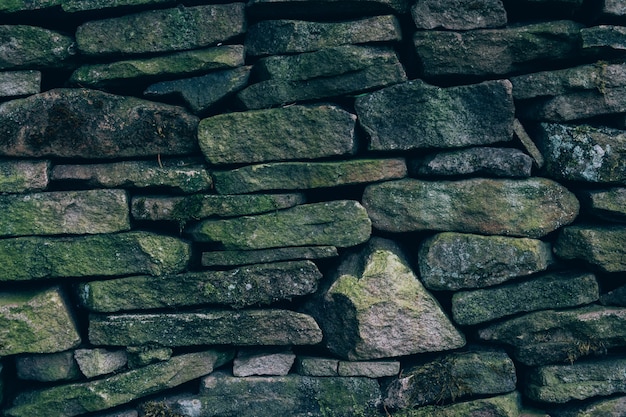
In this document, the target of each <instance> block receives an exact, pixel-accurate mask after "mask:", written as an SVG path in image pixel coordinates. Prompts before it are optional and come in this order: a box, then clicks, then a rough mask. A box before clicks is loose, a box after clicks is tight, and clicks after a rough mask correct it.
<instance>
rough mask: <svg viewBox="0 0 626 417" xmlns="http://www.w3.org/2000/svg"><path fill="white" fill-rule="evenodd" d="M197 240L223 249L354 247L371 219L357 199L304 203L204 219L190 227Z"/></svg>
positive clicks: (368, 228)
mask: <svg viewBox="0 0 626 417" xmlns="http://www.w3.org/2000/svg"><path fill="white" fill-rule="evenodd" d="M187 231H188V233H189V235H190V236H191V237H192V238H193V239H194V240H196V241H199V242H215V243H218V244H220V245H221V246H222V247H223V248H224V249H236V250H239V249H267V248H281V247H288V246H320V245H321V246H324V245H332V246H337V247H340V248H345V247H349V246H355V245H358V244H359V243H363V242H365V241H367V239H369V236H370V233H371V222H370V219H369V218H368V216H367V212H366V211H365V209H364V208H363V206H361V205H360V204H359V203H358V202H357V201H351V200H338V201H330V202H322V203H314V204H304V205H301V206H296V207H293V208H290V209H286V210H280V211H276V212H274V213H267V214H260V215H258V216H246V217H238V218H234V219H225V220H205V221H203V222H200V223H199V224H197V225H195V226H193V227H190V228H189V229H188V230H187Z"/></svg>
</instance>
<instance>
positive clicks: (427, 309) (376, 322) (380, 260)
mask: <svg viewBox="0 0 626 417" xmlns="http://www.w3.org/2000/svg"><path fill="white" fill-rule="evenodd" d="M315 314H316V315H318V316H319V321H320V325H321V326H322V329H323V330H324V336H325V340H326V344H327V346H328V348H329V349H330V350H331V351H332V352H333V353H335V354H336V355H338V356H340V357H342V358H346V359H349V360H365V359H377V358H386V357H394V356H403V355H411V354H415V353H423V352H437V351H443V350H449V349H455V348H458V347H461V346H463V345H464V344H465V338H464V337H463V335H462V334H461V333H459V331H458V330H457V329H456V328H455V327H454V326H453V325H452V323H450V320H449V319H448V317H447V316H446V314H445V313H444V312H443V310H442V309H441V306H440V305H439V303H438V302H437V300H436V299H435V298H434V297H433V296H432V295H431V294H430V293H428V291H426V289H425V288H424V287H423V286H422V284H421V283H420V282H419V281H418V280H417V277H416V276H415V274H414V273H413V271H412V270H411V268H410V267H409V264H408V262H407V260H406V259H405V258H404V255H403V254H402V253H401V251H400V248H399V247H398V246H397V245H396V244H395V243H393V242H392V241H390V240H386V239H380V238H373V239H371V240H370V242H369V243H368V245H367V246H366V247H365V248H364V249H363V250H362V251H361V252H359V253H353V254H349V255H348V256H346V257H344V259H343V260H342V262H341V265H340V266H339V268H338V270H337V273H336V278H335V281H334V283H333V284H332V286H331V287H330V288H329V289H328V291H327V292H326V293H325V294H324V297H323V306H322V307H320V309H319V311H317V312H316V313H315Z"/></svg>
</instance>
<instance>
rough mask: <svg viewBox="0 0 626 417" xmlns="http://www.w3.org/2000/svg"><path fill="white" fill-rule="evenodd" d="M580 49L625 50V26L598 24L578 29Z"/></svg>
mask: <svg viewBox="0 0 626 417" xmlns="http://www.w3.org/2000/svg"><path fill="white" fill-rule="evenodd" d="M580 37H581V38H582V49H583V50H585V49H599V48H607V49H614V50H618V51H623V50H626V27H623V26H613V25H600V26H594V27H590V28H584V29H581V30H580Z"/></svg>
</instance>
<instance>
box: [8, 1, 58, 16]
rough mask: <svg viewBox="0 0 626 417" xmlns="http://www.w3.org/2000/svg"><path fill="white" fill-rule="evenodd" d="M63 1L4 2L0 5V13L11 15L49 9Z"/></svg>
mask: <svg viewBox="0 0 626 417" xmlns="http://www.w3.org/2000/svg"><path fill="white" fill-rule="evenodd" d="M62 1H63V0H34V1H24V0H17V1H6V2H3V3H2V4H1V5H0V12H2V13H13V12H23V11H30V10H41V9H47V8H49V7H54V6H58V5H60V4H61V2H62Z"/></svg>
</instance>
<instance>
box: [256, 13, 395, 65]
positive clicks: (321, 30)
mask: <svg viewBox="0 0 626 417" xmlns="http://www.w3.org/2000/svg"><path fill="white" fill-rule="evenodd" d="M401 38H402V33H401V30H400V23H399V22H398V20H397V19H396V17H394V16H391V15H387V16H376V17H370V18H366V19H361V20H352V21H343V22H338V23H330V22H310V21H302V20H266V21H262V22H259V23H257V24H254V25H252V26H251V27H250V28H249V29H248V32H247V34H246V52H247V53H248V55H250V56H262V55H280V54H288V53H294V52H309V51H316V50H319V49H324V48H330V47H334V46H340V45H350V44H361V43H369V42H384V41H399V40H400V39H401Z"/></svg>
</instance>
